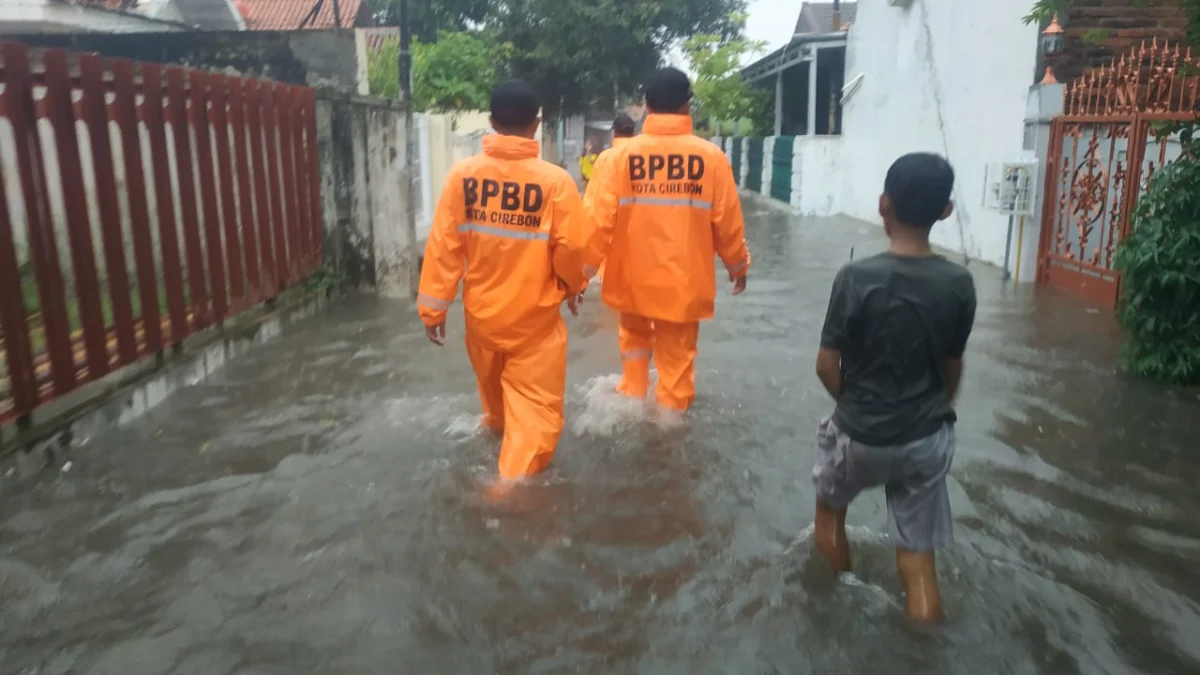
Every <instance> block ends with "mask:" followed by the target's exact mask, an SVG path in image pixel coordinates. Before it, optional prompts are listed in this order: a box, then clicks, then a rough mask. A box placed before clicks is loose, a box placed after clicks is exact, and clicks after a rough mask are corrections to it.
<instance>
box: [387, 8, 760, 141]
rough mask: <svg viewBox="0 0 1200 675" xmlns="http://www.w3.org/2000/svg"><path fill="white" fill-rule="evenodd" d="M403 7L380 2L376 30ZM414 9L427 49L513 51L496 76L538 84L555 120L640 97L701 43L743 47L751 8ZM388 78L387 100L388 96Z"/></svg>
mask: <svg viewBox="0 0 1200 675" xmlns="http://www.w3.org/2000/svg"><path fill="white" fill-rule="evenodd" d="M398 3H399V0H376V3H375V5H373V7H374V12H373V14H372V21H373V22H374V23H376V24H377V25H393V26H394V25H397V24H398V23H399V17H398V12H397V11H396V8H397V7H398ZM409 6H410V13H411V17H412V25H413V35H414V36H415V37H416V38H417V39H418V40H420V42H421V43H422V44H430V43H432V42H433V40H434V39H435V38H436V39H437V40H438V42H440V41H441V38H440V37H439V36H440V35H442V34H443V32H444V31H452V32H453V33H463V32H470V33H471V34H473V35H475V36H476V37H477V38H479V39H482V40H483V41H485V42H486V43H488V44H491V45H504V48H503V50H502V51H501V53H499V54H497V53H496V52H493V56H495V57H496V58H495V59H494V61H493V63H492V68H491V69H490V72H492V73H493V75H494V74H495V73H497V72H499V73H500V74H502V75H512V76H516V77H522V78H524V79H526V80H528V81H529V82H530V83H531V84H533V85H534V87H536V88H537V89H538V91H539V92H540V94H541V96H542V101H543V104H544V108H545V112H546V115H547V116H548V117H551V118H554V117H555V116H557V115H558V114H559V113H560V112H564V113H576V112H583V111H585V110H587V109H588V108H589V107H590V106H591V105H592V104H594V103H596V102H611V101H614V100H615V99H616V98H618V97H619V96H628V95H631V94H633V93H635V92H636V90H637V86H638V85H639V84H640V83H641V81H642V80H643V78H644V77H645V76H646V75H648V74H649V73H650V72H651V71H653V70H654V69H655V68H657V67H658V66H659V65H660V63H661V60H662V55H663V54H665V53H666V52H667V51H669V50H670V49H671V48H672V47H675V46H677V45H679V44H680V43H681V42H682V41H683V40H685V39H686V38H688V37H690V36H692V35H695V34H697V33H704V34H712V35H718V36H720V37H722V38H735V37H738V36H739V35H740V31H741V26H740V25H738V24H736V23H735V22H733V21H731V17H736V16H737V12H740V11H741V10H743V9H744V8H745V0H430V1H428V2H418V1H417V0H410V2H409ZM416 56H417V55H416V53H414V78H415V77H416V74H417V64H416V63H415V60H416ZM379 60H380V61H383V57H379ZM383 70H384V68H383V67H382V66H380V72H379V79H380V80H381V89H380V91H387V85H384V84H383V83H382V80H383V79H384V77H385V74H384V72H383ZM464 77H465V76H464ZM414 86H415V85H414ZM373 91H374V90H373Z"/></svg>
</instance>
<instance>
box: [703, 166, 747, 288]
mask: <svg viewBox="0 0 1200 675" xmlns="http://www.w3.org/2000/svg"><path fill="white" fill-rule="evenodd" d="M715 158H716V159H717V162H716V165H717V166H716V171H717V176H716V181H714V183H715V186H716V187H715V191H716V194H714V195H713V224H712V227H713V243H714V245H715V247H716V249H717V255H718V256H720V257H721V262H723V263H725V270H726V271H727V272H729V280H730V281H733V282H734V293H735V294H736V293H740V292H741V291H742V290H744V289H745V287H746V281H745V278H746V272H747V271H748V270H749V269H750V250H749V248H747V247H746V224H745V221H744V220H743V218H742V200H741V199H740V198H739V197H738V191H737V181H736V180H734V178H733V167H731V166H730V165H729V160H728V159H726V158H725V156H724V155H723V154H722V155H717V156H715Z"/></svg>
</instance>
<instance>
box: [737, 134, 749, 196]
mask: <svg viewBox="0 0 1200 675" xmlns="http://www.w3.org/2000/svg"><path fill="white" fill-rule="evenodd" d="M739 142H740V143H741V144H742V166H741V171H740V172H739V173H740V174H741V175H740V176H738V185H745V184H746V176H749V175H750V161H749V160H748V158H749V157H750V139H749V138H743V139H741V140H740V141H739Z"/></svg>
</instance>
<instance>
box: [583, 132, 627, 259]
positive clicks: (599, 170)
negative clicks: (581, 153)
mask: <svg viewBox="0 0 1200 675" xmlns="http://www.w3.org/2000/svg"><path fill="white" fill-rule="evenodd" d="M627 142H629V139H628V138H622V137H617V136H614V137H613V142H612V147H611V148H609V149H607V150H605V151H604V152H602V153H600V156H599V157H597V158H596V165H595V167H594V168H593V169H592V175H593V176H597V177H602V176H604V165H605V164H607V163H608V162H609V160H611V159H612V158H613V155H614V154H616V153H615V151H616V149H617V148H619V147H621V146H622V145H625V144H626V143H627ZM596 182H597V181H588V184H587V190H586V191H585V192H584V201H587V200H588V199H589V198H593V197H594V196H595V191H596V188H595V187H594V186H595V185H596ZM585 275H586V276H588V277H589V278H590V277H593V276H595V277H596V278H597V279H600V280H601V281H603V279H604V261H603V260H600V261H599V264H598V265H597V266H596V268H592V267H589V268H588V269H587V270H586V272H585Z"/></svg>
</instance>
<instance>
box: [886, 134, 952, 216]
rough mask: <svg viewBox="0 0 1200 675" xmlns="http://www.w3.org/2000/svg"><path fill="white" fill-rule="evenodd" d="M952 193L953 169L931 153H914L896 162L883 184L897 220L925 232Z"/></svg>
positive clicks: (948, 163) (944, 207) (944, 160)
mask: <svg viewBox="0 0 1200 675" xmlns="http://www.w3.org/2000/svg"><path fill="white" fill-rule="evenodd" d="M953 190H954V169H953V168H952V167H951V166H950V162H947V161H946V159H945V158H944V157H942V156H940V155H935V154H933V153H930V152H914V153H910V154H907V155H904V156H903V157H901V158H900V159H897V160H896V161H895V163H893V164H892V168H890V169H888V172H887V178H886V179H885V180H884V182H883V191H884V192H885V193H886V194H887V196H888V197H889V198H890V199H891V201H892V210H893V212H894V213H895V214H896V219H897V220H899V221H900V222H901V223H903V224H905V225H910V226H912V227H919V228H921V229H926V230H927V229H929V228H931V227H933V224H934V223H936V222H937V221H938V219H939V218H941V217H942V213H943V212H944V211H945V210H946V205H947V204H949V203H950V194H951V193H952V192H953Z"/></svg>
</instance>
